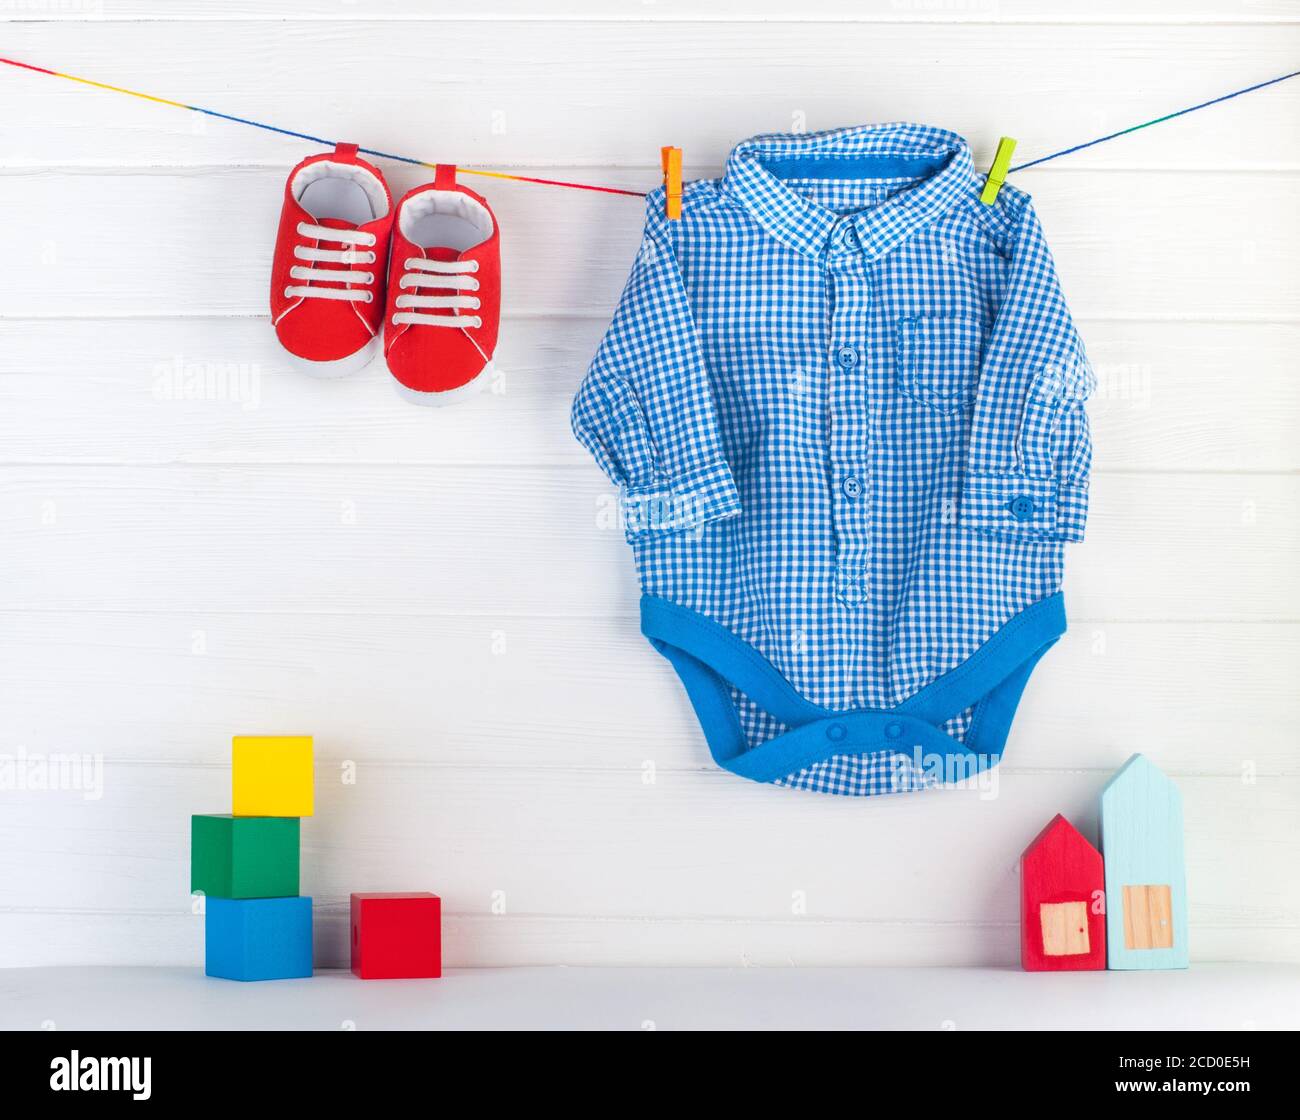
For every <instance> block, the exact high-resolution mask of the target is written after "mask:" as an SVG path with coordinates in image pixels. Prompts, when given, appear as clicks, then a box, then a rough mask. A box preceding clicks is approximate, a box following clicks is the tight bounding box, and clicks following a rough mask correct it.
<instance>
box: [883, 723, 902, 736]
mask: <svg viewBox="0 0 1300 1120" xmlns="http://www.w3.org/2000/svg"><path fill="white" fill-rule="evenodd" d="M885 734H886V735H888V736H889V738H891V739H897V738H899V737H900V736H901V735H902V734H903V725H902V724H901V723H887V724H885Z"/></svg>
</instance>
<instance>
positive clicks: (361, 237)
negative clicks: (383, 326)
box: [284, 222, 376, 303]
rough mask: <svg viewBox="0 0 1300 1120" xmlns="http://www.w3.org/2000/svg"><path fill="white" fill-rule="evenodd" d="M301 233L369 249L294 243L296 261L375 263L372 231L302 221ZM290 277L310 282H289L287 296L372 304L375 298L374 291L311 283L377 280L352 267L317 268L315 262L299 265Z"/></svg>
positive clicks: (300, 223) (335, 263) (308, 236)
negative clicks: (328, 247)
mask: <svg viewBox="0 0 1300 1120" xmlns="http://www.w3.org/2000/svg"><path fill="white" fill-rule="evenodd" d="M298 236H299V237H302V238H304V239H306V240H309V241H334V242H337V243H338V244H340V245H361V246H366V247H367V248H364V249H361V250H358V249H350V248H349V249H317V248H316V247H315V246H312V245H295V246H294V247H293V256H294V259H295V260H300V261H312V262H313V263H316V264H333V265H354V264H374V263H375V259H376V258H375V254H374V250H373V246H374V244H375V235H374V234H373V233H363V232H362V231H361V230H359V229H330V228H329V227H328V226H317V225H312V224H311V223H310V222H299V223H298ZM289 276H290V278H291V279H294V280H306V281H307V283H306V284H290V285H289V286H288V287H287V288H285V290H284V295H285V298H286V299H346V300H352V301H356V300H360V301H361V302H363V303H369V302H370V301H371V300H373V299H374V298H375V296H374V293H373V292H369V291H362V290H360V289H358V288H320V287H315V286H313V285H312V283H311V281H313V280H316V281H318V282H319V281H327V282H328V283H331V284H373V283H374V282H375V274H374V273H373V272H359V271H357V270H355V269H352V268H314V267H312V265H300V264H296V265H294V266H293V267H292V268H291V269H289Z"/></svg>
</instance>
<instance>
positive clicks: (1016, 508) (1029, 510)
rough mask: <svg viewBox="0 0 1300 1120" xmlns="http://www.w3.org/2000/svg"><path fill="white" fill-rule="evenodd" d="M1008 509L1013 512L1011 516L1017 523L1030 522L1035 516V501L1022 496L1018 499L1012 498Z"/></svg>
mask: <svg viewBox="0 0 1300 1120" xmlns="http://www.w3.org/2000/svg"><path fill="white" fill-rule="evenodd" d="M1007 509H1009V510H1010V511H1011V516H1012V517H1014V518H1015V519H1016V520H1017V521H1028V520H1029V519H1030V518H1031V517H1033V516H1034V501H1033V499H1032V498H1026V497H1025V496H1024V495H1023V494H1022V495H1020V497H1018V498H1012V499H1011V501H1009V502H1008V503H1007Z"/></svg>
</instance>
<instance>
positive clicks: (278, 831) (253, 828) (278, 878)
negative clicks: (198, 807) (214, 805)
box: [190, 814, 299, 898]
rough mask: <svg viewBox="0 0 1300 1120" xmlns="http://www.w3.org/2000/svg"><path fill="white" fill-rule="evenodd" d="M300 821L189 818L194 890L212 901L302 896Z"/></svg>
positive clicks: (191, 882)
mask: <svg viewBox="0 0 1300 1120" xmlns="http://www.w3.org/2000/svg"><path fill="white" fill-rule="evenodd" d="M298 823H299V822H298V818H297V817H232V816H229V815H227V814H219V815H218V814H202V815H199V814H195V815H194V816H193V817H191V818H190V890H191V891H202V892H203V893H204V894H206V895H211V896H212V897H213V898H279V897H282V896H286V895H296V894H297V893H298Z"/></svg>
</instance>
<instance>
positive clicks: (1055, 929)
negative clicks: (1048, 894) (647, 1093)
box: [1038, 902, 1090, 957]
mask: <svg viewBox="0 0 1300 1120" xmlns="http://www.w3.org/2000/svg"><path fill="white" fill-rule="evenodd" d="M1038 920H1039V922H1041V923H1042V927H1043V955H1044V956H1047V957H1073V956H1077V955H1078V954H1079V953H1086V952H1088V949H1089V948H1090V946H1089V943H1088V904H1087V903H1086V902H1044V903H1042V904H1040V905H1039V907H1038Z"/></svg>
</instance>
